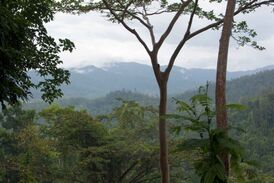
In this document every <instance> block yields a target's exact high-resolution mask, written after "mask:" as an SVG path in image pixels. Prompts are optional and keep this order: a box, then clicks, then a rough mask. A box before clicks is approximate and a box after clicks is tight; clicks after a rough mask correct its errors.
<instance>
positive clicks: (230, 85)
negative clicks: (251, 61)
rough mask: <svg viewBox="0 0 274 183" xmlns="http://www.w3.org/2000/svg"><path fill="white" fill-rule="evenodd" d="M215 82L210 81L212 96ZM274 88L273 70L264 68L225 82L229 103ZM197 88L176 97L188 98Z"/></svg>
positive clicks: (258, 94)
mask: <svg viewBox="0 0 274 183" xmlns="http://www.w3.org/2000/svg"><path fill="white" fill-rule="evenodd" d="M214 87H215V83H210V86H209V95H210V97H211V98H214V97H213V96H214V90H215V88H214ZM273 90H274V70H264V71H260V72H258V73H256V74H252V75H248V76H242V77H240V78H237V79H232V80H230V81H228V82H227V99H228V101H229V102H230V103H237V102H241V101H242V100H247V99H251V98H254V97H259V96H261V95H264V94H265V93H269V92H272V91H273ZM195 92H197V90H196V91H195V90H189V91H187V92H184V93H183V94H181V95H177V96H176V97H177V98H180V99H184V100H188V99H189V98H190V97H191V96H192V95H193V93H195Z"/></svg>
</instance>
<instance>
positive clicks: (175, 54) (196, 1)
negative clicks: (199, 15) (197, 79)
mask: <svg viewBox="0 0 274 183" xmlns="http://www.w3.org/2000/svg"><path fill="white" fill-rule="evenodd" d="M198 1H199V0H195V4H194V8H193V11H192V12H191V15H190V17H189V21H188V26H187V29H186V32H185V35H184V37H183V39H182V40H181V41H180V43H179V44H178V46H177V47H176V49H175V51H174V52H173V54H172V56H171V58H170V60H169V63H168V66H167V68H166V70H165V73H166V74H169V73H170V71H171V69H172V67H173V65H174V62H175V60H176V57H177V56H178V54H179V52H180V50H181V49H182V47H183V46H184V44H185V42H186V41H187V38H188V36H189V35H190V29H191V27H192V23H193V18H194V15H195V12H196V10H197V7H198Z"/></svg>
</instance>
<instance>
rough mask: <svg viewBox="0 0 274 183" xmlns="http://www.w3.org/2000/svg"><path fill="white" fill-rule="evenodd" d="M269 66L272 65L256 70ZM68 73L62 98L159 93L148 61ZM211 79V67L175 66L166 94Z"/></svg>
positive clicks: (234, 75) (233, 74)
mask: <svg viewBox="0 0 274 183" xmlns="http://www.w3.org/2000/svg"><path fill="white" fill-rule="evenodd" d="M268 68H272V67H271V66H270V67H266V68H261V69H259V70H265V69H268ZM256 72H258V70H252V71H240V72H228V76H227V79H228V80H230V79H235V78H238V77H241V76H244V75H250V74H254V73H256ZM70 73H71V77H70V81H71V84H70V85H68V86H62V90H63V92H64V98H71V97H74V98H78V97H83V98H98V97H103V96H105V95H106V94H108V93H110V92H112V91H117V90H123V89H124V90H131V91H137V92H139V93H144V94H149V95H157V94H158V86H157V84H156V81H155V78H154V75H153V71H152V68H151V67H150V66H148V65H143V64H138V63H133V62H131V63H116V64H112V65H109V66H107V67H103V68H98V67H95V66H88V67H83V68H71V69H70ZM30 76H31V78H32V80H34V81H37V80H39V78H37V76H36V75H35V74H34V73H30ZM214 79H215V70H213V69H186V68H182V67H178V66H175V67H174V68H173V70H172V72H171V76H170V80H169V94H170V95H174V94H178V93H183V92H185V91H187V90H190V89H194V88H197V87H198V86H200V85H203V84H204V83H206V81H214ZM32 92H33V96H34V99H38V98H39V95H40V94H39V92H37V91H35V90H33V91H32Z"/></svg>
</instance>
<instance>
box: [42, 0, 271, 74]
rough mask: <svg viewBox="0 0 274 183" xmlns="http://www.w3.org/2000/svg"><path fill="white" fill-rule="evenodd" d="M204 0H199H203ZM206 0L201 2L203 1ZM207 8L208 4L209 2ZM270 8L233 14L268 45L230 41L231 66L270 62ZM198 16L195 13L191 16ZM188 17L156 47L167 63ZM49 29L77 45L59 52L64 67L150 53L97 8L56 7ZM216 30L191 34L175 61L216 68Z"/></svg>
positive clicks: (164, 20) (140, 58)
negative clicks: (68, 10) (73, 11)
mask: <svg viewBox="0 0 274 183" xmlns="http://www.w3.org/2000/svg"><path fill="white" fill-rule="evenodd" d="M202 2H203V1H202ZM204 3H205V2H204ZM207 8H208V9H210V8H212V7H207ZM273 16H274V14H271V13H270V8H261V9H260V10H258V11H257V12H255V13H252V14H250V15H245V16H239V17H237V18H236V19H237V20H247V22H248V23H249V25H250V26H251V27H254V28H255V29H256V30H257V32H258V34H259V36H258V38H257V41H258V42H259V43H261V44H262V45H264V46H265V47H266V48H267V50H266V51H260V52H259V51H255V50H254V49H252V48H248V47H246V48H239V49H238V48H237V46H236V45H235V43H233V41H232V45H231V49H230V54H229V64H228V69H229V70H248V69H254V68H258V67H262V66H265V65H270V64H273V63H274V62H273V61H274V53H273V50H274V46H273V45H274V44H273V43H274V21H273ZM171 18H172V15H165V16H161V17H159V18H155V19H153V20H152V21H153V23H155V24H157V25H158V26H155V30H156V36H157V37H159V36H160V34H161V33H162V32H163V31H165V29H166V26H167V24H168V22H169V20H170V19H171ZM195 20H197V18H196V19H195ZM186 23H187V18H181V19H180V21H179V24H178V25H176V26H175V28H174V31H173V32H172V34H171V35H170V36H169V37H168V39H167V42H165V44H164V45H163V48H161V50H160V53H159V62H160V63H161V64H167V61H168V59H169V58H170V56H171V53H172V52H173V50H174V48H175V47H176V46H177V44H178V42H179V41H180V38H181V37H182V35H183V33H184V31H185V25H186ZM205 23H206V22H204V21H200V20H198V21H195V22H194V27H193V30H197V29H198V28H200V27H202V26H203V25H205ZM131 26H133V27H134V28H136V30H138V31H140V35H141V36H142V37H144V38H145V39H146V40H147V42H148V43H149V41H150V39H149V34H148V32H147V31H146V30H145V29H141V28H140V27H139V26H136V24H135V23H132V24H131ZM47 28H48V31H49V33H50V34H51V35H53V36H54V37H56V38H64V37H66V38H69V39H71V40H72V41H73V42H74V43H75V45H76V50H74V51H73V53H71V54H70V53H62V54H61V58H62V59H63V61H64V65H63V66H64V67H67V68H68V67H81V66H86V65H96V66H103V65H104V64H106V63H111V62H128V61H135V62H139V63H144V64H150V61H149V57H148V56H147V53H146V52H145V50H144V48H143V47H142V46H141V44H140V43H139V42H138V41H137V40H136V38H135V37H134V36H133V35H132V34H130V33H129V32H128V31H126V30H125V29H124V28H123V27H122V26H121V25H120V24H113V23H110V22H108V21H106V19H105V18H104V17H102V16H101V15H100V14H98V13H87V14H83V15H69V14H62V13H58V14H57V15H56V17H55V20H54V21H53V22H51V23H49V24H47ZM219 36H220V32H219V31H208V32H206V33H203V34H201V35H199V36H197V37H195V38H193V39H192V40H190V41H189V42H188V43H187V45H186V46H185V47H184V48H183V49H182V51H181V53H180V54H179V56H178V59H177V61H176V64H177V65H180V66H183V67H187V68H193V67H195V68H197V67H198V68H215V67H216V60H217V51H218V44H219Z"/></svg>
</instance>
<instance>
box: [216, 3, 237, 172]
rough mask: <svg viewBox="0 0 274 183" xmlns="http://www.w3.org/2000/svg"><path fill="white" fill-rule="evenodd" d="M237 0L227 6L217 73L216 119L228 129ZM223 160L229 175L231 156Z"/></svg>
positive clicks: (226, 154) (223, 127) (223, 157)
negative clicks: (229, 71)
mask: <svg viewBox="0 0 274 183" xmlns="http://www.w3.org/2000/svg"><path fill="white" fill-rule="evenodd" d="M235 4H236V0H228V1H227V7H226V14H225V18H224V25H223V30H222V35H221V39H220V45H219V54H218V63H217V75H216V90H215V92H216V93H215V101H216V120H217V127H218V128H221V129H224V130H227V127H228V125H227V111H226V108H225V106H226V92H225V90H226V73H227V57H228V48H229V39H230V35H231V28H232V23H233V14H234V10H235ZM220 156H221V158H222V161H223V163H224V165H225V171H226V174H227V175H229V158H228V153H226V152H223V153H222V154H221V155H220Z"/></svg>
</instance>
